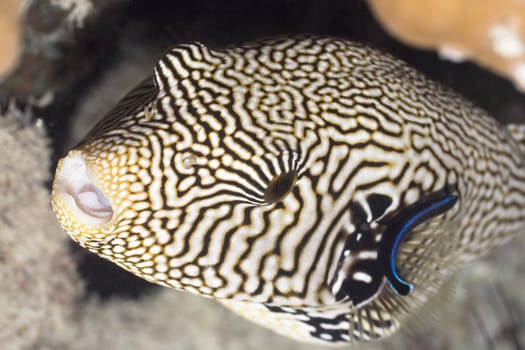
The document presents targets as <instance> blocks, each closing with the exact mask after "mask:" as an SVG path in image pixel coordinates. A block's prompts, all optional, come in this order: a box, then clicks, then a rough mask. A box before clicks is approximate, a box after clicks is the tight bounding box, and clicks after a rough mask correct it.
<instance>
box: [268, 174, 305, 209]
mask: <svg viewBox="0 0 525 350" xmlns="http://www.w3.org/2000/svg"><path fill="white" fill-rule="evenodd" d="M296 181H297V172H296V171H295V170H292V171H288V172H286V173H282V174H280V175H277V176H275V177H274V178H273V179H272V181H270V183H269V184H268V187H267V188H266V192H265V193H264V200H265V202H266V203H268V204H270V203H275V202H278V201H280V200H282V199H283V198H284V197H286V195H287V194H288V193H290V192H291V191H292V189H293V187H294V185H295V182H296Z"/></svg>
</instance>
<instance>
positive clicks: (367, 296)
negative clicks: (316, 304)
mask: <svg viewBox="0 0 525 350" xmlns="http://www.w3.org/2000/svg"><path fill="white" fill-rule="evenodd" d="M376 196H377V195H376ZM457 200H458V197H457V196H456V195H450V194H443V193H441V194H439V195H430V196H427V197H424V198H422V199H421V200H419V201H418V202H416V203H414V204H412V205H410V206H407V207H404V208H401V209H399V210H397V211H395V212H394V213H393V214H392V215H389V217H388V218H387V219H383V218H381V219H380V220H378V218H377V217H372V218H370V217H369V215H368V216H367V215H366V214H365V212H366V211H365V210H364V209H362V208H361V207H360V206H358V205H353V206H352V207H351V211H352V221H353V227H354V230H353V231H352V232H350V233H349V234H348V238H347V240H346V243H345V246H344V248H343V251H342V253H341V256H340V258H339V262H338V266H337V268H336V272H335V274H334V276H333V278H332V280H331V282H330V287H331V290H332V293H333V294H334V296H335V298H336V300H337V301H346V300H351V301H352V303H353V305H355V306H356V307H359V306H361V305H363V304H366V303H367V302H369V301H370V300H372V299H373V298H374V297H375V296H376V295H377V294H378V293H379V292H380V291H381V289H382V286H383V284H384V283H385V281H387V282H388V284H389V285H390V287H391V289H392V290H393V291H394V292H395V293H396V294H398V295H402V296H405V295H408V294H409V293H410V292H411V291H412V289H413V288H414V287H413V285H412V284H411V283H409V282H407V281H406V280H405V279H403V278H402V277H401V276H400V274H399V273H398V270H397V268H396V257H397V253H398V250H399V247H400V245H401V243H402V242H403V240H404V239H405V238H406V237H407V235H408V234H409V233H410V232H411V231H412V230H413V229H414V228H415V227H416V226H418V225H420V224H422V223H424V222H426V221H428V220H430V219H432V218H434V217H436V216H438V215H441V214H443V213H445V212H446V211H448V210H449V209H451V208H452V207H453V206H454V204H455V203H456V202H457ZM369 212H372V213H374V210H369Z"/></svg>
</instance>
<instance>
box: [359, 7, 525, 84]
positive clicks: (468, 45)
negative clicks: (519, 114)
mask: <svg viewBox="0 0 525 350" xmlns="http://www.w3.org/2000/svg"><path fill="white" fill-rule="evenodd" d="M368 3H369V5H370V7H371V9H372V11H373V12H374V14H375V15H376V17H377V19H378V20H379V22H380V23H381V24H382V25H383V27H384V28H385V29H387V30H388V31H389V32H390V33H391V34H393V35H394V36H395V37H397V38H399V39H401V40H402V41H405V42H407V43H408V44H411V45H415V46H417V47H421V48H428V49H435V50H438V51H439V53H440V55H441V56H442V57H444V58H447V59H450V60H453V61H462V60H465V59H472V60H474V61H476V62H477V63H479V64H481V65H483V66H485V67H487V68H489V69H491V70H493V71H494V72H496V73H499V74H501V75H503V76H506V77H508V78H509V79H510V80H512V81H513V82H514V84H515V86H516V87H517V88H518V89H520V90H521V91H525V2H523V1H515V0H477V1H476V2H475V6H474V5H473V4H472V1H469V0H442V1H434V0H368Z"/></svg>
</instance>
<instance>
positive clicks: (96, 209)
mask: <svg viewBox="0 0 525 350" xmlns="http://www.w3.org/2000/svg"><path fill="white" fill-rule="evenodd" d="M524 136H525V128H523V127H521V126H519V125H513V126H504V125H500V124H499V123H498V122H496V121H495V120H493V119H491V118H490V117H489V116H488V115H487V113H486V112H484V111H483V110H481V109H479V108H477V107H475V106H474V105H473V104H471V103H470V102H468V101H466V100H464V99H463V98H461V97H459V96H457V95H456V94H455V93H453V92H451V91H449V90H448V89H447V88H444V87H442V86H440V85H439V84H437V83H434V82H432V81H431V80H429V79H427V78H426V77H424V76H423V75H422V74H420V73H418V72H417V71H416V70H415V69H413V68H411V67H409V66H408V65H407V64H405V63H404V62H402V61H400V60H398V59H396V58H394V57H392V56H390V55H388V54H385V53H382V52H379V51H377V50H375V49H372V48H369V47H367V46H365V45H362V44H358V43H354V42H350V41H347V40H343V39H337V38H331V37H316V36H296V37H289V38H271V39H265V40H259V41H256V42H250V43H246V44H242V45H239V46H236V47H231V48H226V49H211V48H209V47H207V46H205V45H203V44H200V43H189V44H181V45H178V46H176V47H174V48H173V49H171V50H170V51H168V52H167V53H166V54H165V55H164V57H162V58H161V59H160V60H159V61H158V63H157V64H156V66H155V67H154V71H153V75H152V77H150V78H148V79H146V80H145V81H143V82H142V83H141V84H139V85H138V86H137V87H136V88H135V89H134V90H132V91H131V92H130V93H129V94H128V95H127V96H125V97H124V98H123V100H122V101H121V102H120V103H119V104H118V105H117V106H116V107H115V108H114V109H113V110H112V111H110V112H109V114H108V115H107V116H106V117H105V118H103V119H102V120H101V121H100V122H99V123H98V124H97V125H96V126H95V127H94V128H93V129H92V130H91V131H90V132H89V133H88V135H87V136H86V138H85V139H84V140H83V141H82V142H81V143H80V145H79V146H78V147H76V148H75V149H74V150H72V151H71V152H70V153H69V154H68V155H67V156H66V157H65V158H63V159H61V160H60V162H59V164H58V167H57V170H56V176H55V179H54V184H53V194H52V203H53V208H54V211H55V213H56V215H57V217H58V219H59V220H60V222H61V224H62V226H63V228H64V230H65V231H66V232H67V233H68V234H69V235H70V236H71V237H72V239H73V240H75V241H76V242H78V243H79V244H80V245H81V246H82V247H85V248H87V249H89V250H90V251H92V252H95V253H96V254H98V255H100V256H102V257H104V258H106V259H109V260H110V261H112V262H114V263H115V264H117V265H119V266H120V267H122V268H124V269H126V270H128V271H130V272H131V273H133V274H135V275H138V276H140V277H142V278H144V279H145V280H147V281H150V282H153V283H157V284H160V285H163V286H167V287H171V288H175V289H178V290H183V291H188V292H191V293H195V294H199V295H202V296H205V297H210V298H214V299H216V300H218V301H219V302H221V303H222V304H224V305H225V306H226V307H228V308H230V309H231V310H233V311H235V312H237V313H238V314H240V315H242V316H244V317H245V318H247V319H250V320H252V321H254V322H257V323H259V324H261V325H263V326H265V327H269V328H271V329H273V330H274V331H276V332H278V333H281V334H284V335H286V336H289V337H291V338H294V339H296V340H299V341H304V342H312V343H322V344H325V345H345V344H348V343H349V342H354V341H359V340H362V341H368V340H377V339H383V338H385V337H388V336H390V335H392V334H394V333H395V332H396V331H397V330H399V329H400V327H401V326H402V325H404V324H406V323H408V322H409V321H410V320H411V319H412V318H413V317H415V316H414V315H416V314H417V313H418V310H421V309H422V308H424V307H425V305H428V304H429V303H432V301H433V300H436V298H438V297H439V296H440V294H441V293H443V292H444V288H445V286H446V285H447V283H448V282H447V281H449V279H450V278H451V276H452V275H453V274H454V272H456V271H457V270H458V269H459V268H460V267H461V266H463V265H464V264H465V263H466V262H468V261H470V260H472V259H473V258H476V257H478V256H480V255H482V254H484V253H486V252H488V251H490V250H491V249H492V248H494V247H496V246H499V245H501V244H503V243H505V242H506V241H508V239H509V238H511V237H512V236H514V235H516V234H517V233H519V232H520V231H521V230H522V229H523V226H524V224H525V210H524V208H525V166H524V155H525V153H524V150H525V148H524V146H523V145H524V144H525V142H524V139H525V137H524Z"/></svg>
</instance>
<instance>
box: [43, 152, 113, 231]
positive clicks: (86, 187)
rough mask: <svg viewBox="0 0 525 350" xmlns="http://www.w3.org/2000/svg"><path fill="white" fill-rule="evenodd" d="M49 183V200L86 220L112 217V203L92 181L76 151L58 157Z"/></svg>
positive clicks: (102, 221)
mask: <svg viewBox="0 0 525 350" xmlns="http://www.w3.org/2000/svg"><path fill="white" fill-rule="evenodd" d="M60 162H61V164H60V165H59V169H58V170H57V174H56V179H55V184H54V186H53V192H54V193H53V201H54V202H55V201H62V205H64V206H65V207H67V209H68V210H69V211H71V212H73V214H75V216H76V217H77V218H78V219H80V220H81V221H82V222H84V223H86V224H94V225H101V224H105V223H108V222H110V221H111V220H112V218H113V213H114V211H113V207H112V206H111V202H110V201H109V200H108V199H107V198H106V196H105V195H104V193H103V192H102V190H101V189H100V187H99V186H97V185H96V183H95V181H94V180H93V177H92V175H91V174H90V172H89V168H88V166H87V164H86V162H85V160H84V158H83V157H82V154H81V153H80V152H71V153H70V154H69V155H68V156H67V157H65V158H64V159H62V160H61V161H60Z"/></svg>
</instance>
